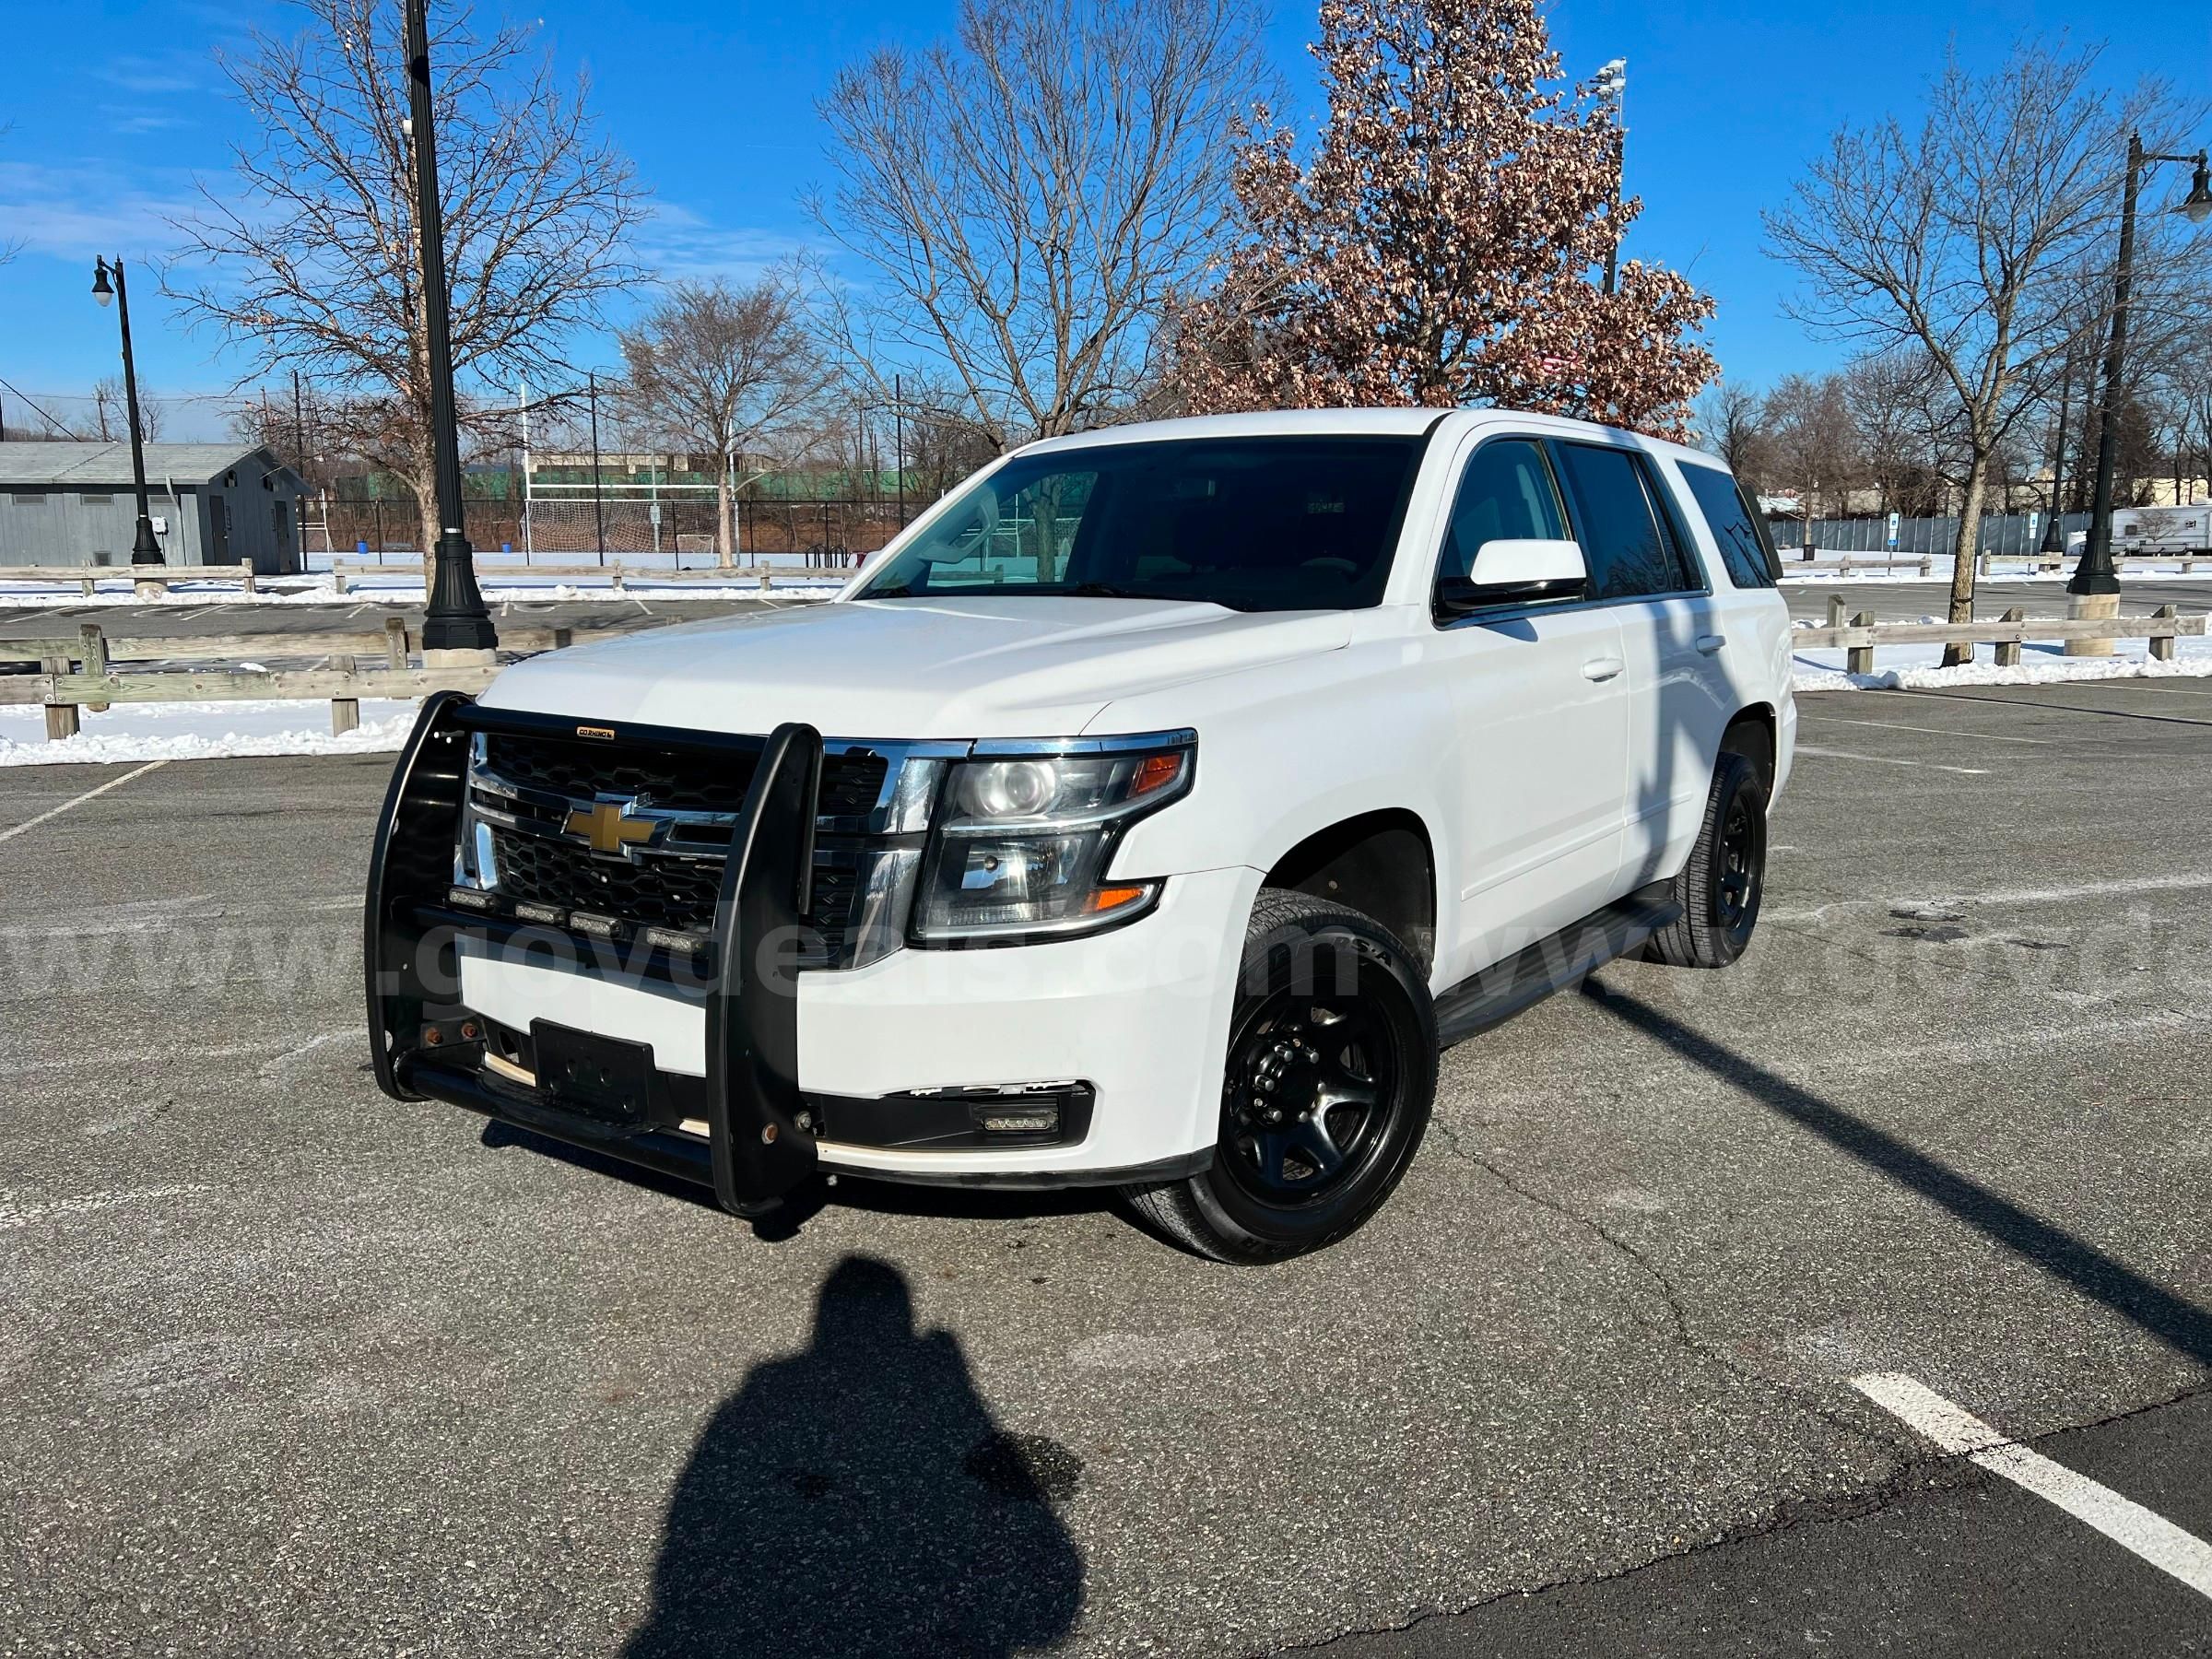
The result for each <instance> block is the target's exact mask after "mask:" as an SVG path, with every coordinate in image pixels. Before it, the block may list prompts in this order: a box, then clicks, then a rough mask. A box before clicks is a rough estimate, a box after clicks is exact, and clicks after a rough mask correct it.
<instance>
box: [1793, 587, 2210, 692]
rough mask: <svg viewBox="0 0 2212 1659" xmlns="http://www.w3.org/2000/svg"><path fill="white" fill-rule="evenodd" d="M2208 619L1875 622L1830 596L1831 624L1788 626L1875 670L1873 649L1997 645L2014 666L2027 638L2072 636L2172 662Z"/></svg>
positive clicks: (2012, 613) (1796, 643)
mask: <svg viewBox="0 0 2212 1659" xmlns="http://www.w3.org/2000/svg"><path fill="white" fill-rule="evenodd" d="M2206 620H2207V618H2205V617H2202V616H2195V617H2184V616H2182V615H2180V614H2179V613H2178V609H2177V607H2176V606H2171V605H2162V606H2159V608H2158V610H2157V611H2156V612H2155V613H2153V614H2152V615H2150V616H2147V617H2042V618H2032V617H2029V616H2026V615H2024V614H2023V613H2022V611H2021V609H2020V607H2019V606H2017V605H2016V606H2013V607H2012V608H2011V609H2010V610H2008V611H2006V613H2005V614H2004V615H2003V616H2002V617H1999V618H1996V619H1995V620H1994V621H1990V622H1877V621H1876V620H1875V619H1874V618H1873V616H1872V615H1871V614H1870V613H1868V612H1866V611H1861V612H1859V613H1858V615H1856V616H1855V617H1853V618H1851V620H1850V621H1848V622H1846V621H1845V620H1844V619H1843V600H1842V598H1841V595H1831V596H1830V599H1829V602H1828V626H1827V627H1825V628H1796V629H1791V630H1790V647H1791V649H1792V650H1794V651H1806V650H1813V651H1818V650H1823V649H1825V650H1830V651H1833V650H1837V649H1841V650H1842V651H1843V652H1844V653H1845V655H1844V667H1845V669H1846V671H1847V672H1849V673H1852V674H1872V673H1873V672H1874V653H1875V651H1876V649H1877V647H1879V646H1883V645H1994V646H1995V647H1996V658H1997V665H1998V666H1999V667H2000V668H2004V667H2011V666H2013V665H2017V664H2018V662H2019V660H2020V646H2021V644H2022V642H2023V641H2029V642H2033V643H2037V644H2044V643H2053V642H2061V643H2063V642H2064V641H2068V640H2144V641H2148V643H2149V646H2150V654H2151V656H2152V658H2153V659H2154V660H2155V661H2158V662H2163V663H2170V662H2171V661H2172V660H2173V658H2174V652H2175V647H2176V644H2177V642H2178V641H2180V640H2182V639H2183V637H2185V636H2187V637H2201V636H2203V634H2204V633H2205V631H2206V627H2205V624H2206Z"/></svg>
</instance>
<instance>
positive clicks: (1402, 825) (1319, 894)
mask: <svg viewBox="0 0 2212 1659" xmlns="http://www.w3.org/2000/svg"><path fill="white" fill-rule="evenodd" d="M1266 885H1267V886H1269V887H1273V888H1289V889H1291V890H1292V891H1293V892H1299V893H1308V894H1311V895H1312V897H1314V898H1316V899H1328V900H1334V901H1335V902H1336V903H1338V904H1346V905H1349V906H1350V907H1351V908H1352V909H1354V910H1356V911H1358V912H1359V913H1360V914H1361V915H1363V916H1368V917H1371V918H1372V919H1373V920H1374V921H1377V922H1380V923H1381V924H1382V925H1383V926H1385V927H1387V928H1389V929H1390V931H1391V932H1392V933H1394V934H1395V935H1398V937H1399V938H1401V939H1403V940H1405V941H1406V945H1407V946H1409V947H1411V948H1412V949H1413V950H1414V951H1415V952H1416V953H1418V955H1419V957H1420V959H1421V961H1422V964H1423V966H1424V967H1425V966H1427V964H1428V963H1429V962H1430V961H1431V960H1432V959H1434V957H1435V953H1436V858H1435V855H1434V853H1432V852H1431V851H1430V844H1429V830H1428V826H1427V825H1425V824H1423V823H1422V822H1421V820H1420V819H1419V818H1418V817H1416V816H1415V815H1414V814H1413V813H1410V812H1407V811H1405V810H1403V809H1402V808H1391V809H1389V810H1386V811H1382V812H1363V813H1361V814H1360V815H1359V817H1358V818H1346V819H1345V820H1344V821H1343V822H1342V823H1336V824H1331V825H1330V826H1329V827H1328V828H1327V829H1326V830H1319V831H1317V832H1316V833H1314V834H1312V835H1309V836H1307V837H1306V839H1305V840H1304V841H1300V842H1299V843H1298V845H1296V846H1295V847H1292V848H1291V849H1290V850H1289V851H1288V853H1284V854H1283V855H1282V857H1280V858H1278V859H1277V860H1276V862H1275V868H1273V869H1272V870H1270V871H1268V872H1267V881H1266Z"/></svg>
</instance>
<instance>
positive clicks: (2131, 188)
mask: <svg viewBox="0 0 2212 1659" xmlns="http://www.w3.org/2000/svg"><path fill="white" fill-rule="evenodd" d="M2170 161H2171V162H2176V163H2179V164H2181V165H2183V166H2188V167H2194V169H2195V170H2196V176H2195V178H2194V181H2193V182H2192V183H2191V185H2190V190H2189V194H2188V195H2187V196H2186V197H2185V198H2183V201H2182V202H2181V203H2180V204H2179V205H2178V206H2175V207H2174V208H2173V211H2174V212H2176V213H2178V214H2181V215H2182V216H2183V218H2186V219H2188V221H2189V222H2190V223H2191V224H2193V225H2201V224H2203V223H2204V222H2205V221H2206V219H2208V218H2212V167H2207V166H2206V155H2205V152H2204V151H2203V150H2198V151H2197V152H2196V153H2195V154H2194V155H2193V156H2154V155H2150V154H2147V152H2146V151H2145V150H2144V148H2143V137H2142V135H2141V134H2139V133H2132V134H2130V135H2128V140H2127V188H2126V191H2125V194H2123V195H2122V197H2121V198H2120V249H2119V258H2118V260H2117V261H2116V262H2115V264H2114V265H2113V267H2112V338H2111V341H2110V342H2109V343H2108V344H2107V345H2106V347H2105V351H2104V398H2103V402H2102V405H2101V406H2100V409H2099V411H2098V419H2097V481H2096V485H2095V488H2094V491H2093V493H2092V495H2091V498H2090V501H2089V535H2088V541H2087V542H2086V543H2085V544H2084V545H2083V547H2082V549H2081V560H2080V562H2079V563H2077V565H2076V566H2075V567H2074V574H2073V577H2072V578H2071V579H2070V580H2069V581H2068V582H2067V583H2066V592H2067V593H2069V594H2073V595H2074V603H2073V605H2072V606H2070V607H2069V608H2070V609H2071V610H2072V612H2073V614H2074V615H2076V616H2077V617H2084V616H2105V617H2111V616H2116V615H2118V614H2119V608H2120V606H2119V598H2120V578H2119V574H2118V573H2117V571H2114V569H2113V567H2112V475H2113V473H2114V471H2115V470H2116V468H2117V466H2118V463H2119V442H2118V439H2117V436H2116V434H2115V433H2114V431H2113V427H2114V426H2115V425H2116V424H2117V423H2116V422H2115V420H2114V419H2113V417H2114V416H2115V415H2116V414H2118V412H2119V409H2120V391H2121V381H2122V377H2123V375H2124V371H2125V369H2126V363H2127V306H2128V292H2129V289H2130V288H2132V287H2133V285H2134V283H2135V276H2136V273H2135V263H2136V195H2137V194H2138V193H2139V192H2140V190H2141V188H2142V183H2143V175H2144V174H2145V173H2146V172H2147V171H2149V170H2150V169H2152V168H2154V167H2157V166H2159V165H2160V164H2162V163H2165V162H2170ZM2082 644H2088V645H2102V646H2103V647H2104V651H2103V652H2076V651H2075V649H2074V648H2075V647H2076V646H2077V645H2082ZM2111 649H2112V645H2111V642H2110V641H2101V640H2100V641H2079V640H2069V641H2066V650H2067V652H2068V653H2069V654H2073V655H2103V654H2105V653H2109V652H2110V651H2111Z"/></svg>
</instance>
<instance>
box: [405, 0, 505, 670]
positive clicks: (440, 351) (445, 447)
mask: <svg viewBox="0 0 2212 1659" xmlns="http://www.w3.org/2000/svg"><path fill="white" fill-rule="evenodd" d="M424 5H425V0H407V14H406V52H407V102H408V111H409V114H410V117H411V119H410V121H409V123H408V125H409V129H410V131H411V134H412V135H413V138H414V141H415V229H416V234H417V236H418V238H419V239H420V241H421V248H422V297H423V312H424V314H425V326H426V331H427V334H428V335H429V338H428V340H427V342H426V344H427V345H428V346H429V359H430V361H429V371H430V443H431V449H432V458H433V461H434V464H435V467H436V471H437V477H438V527H439V528H438V547H437V559H436V562H437V569H436V572H435V574H434V576H433V577H432V580H431V583H430V603H429V609H428V611H427V612H426V613H425V614H424V617H423V619H422V648H423V650H424V651H425V652H431V651H489V650H491V649H492V648H493V647H494V646H495V645H497V644H498V643H499V636H498V635H497V634H496V633H494V632H493V631H492V626H491V613H490V612H489V611H488V610H486V609H485V607H484V594H483V590H482V589H480V588H478V587H477V567H476V559H475V554H474V553H473V552H472V550H471V549H470V547H469V545H468V536H467V535H466V534H465V532H464V530H463V527H462V523H461V438H460V432H459V429H457V428H456V426H455V425H454V420H453V342H452V341H451V340H450V339H449V338H448V337H447V325H446V291H445V216H444V214H443V213H442V211H441V209H440V206H439V203H438V140H437V131H436V117H435V115H434V113H433V112H432V108H431V102H430V29H429V19H428V18H427V17H426V16H425V15H424Z"/></svg>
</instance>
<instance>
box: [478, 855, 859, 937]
mask: <svg viewBox="0 0 2212 1659" xmlns="http://www.w3.org/2000/svg"><path fill="white" fill-rule="evenodd" d="M491 838H492V851H493V856H494V857H495V858H496V859H497V861H498V866H499V874H500V885H499V891H500V896H501V897H502V898H505V899H509V900H513V901H514V902H516V903H519V904H551V905H558V906H559V908H560V909H562V910H564V911H585V912H589V913H591V914H593V915H594V916H609V917H612V918H614V919H615V920H616V921H618V922H627V923H629V924H630V925H631V926H633V927H673V928H678V929H681V930H682V931H684V932H686V933H699V934H703V933H706V932H707V931H709V930H710V929H711V928H712V926H713V925H714V904H715V900H717V899H719V898H720V897H721V894H722V870H723V862H724V861H723V860H721V859H719V858H716V857H713V856H712V855H711V854H709V855H703V856H700V857H697V858H689V857H679V858H656V857H647V858H645V859H643V860H642V861H641V862H640V863H637V864H631V863H630V862H629V860H628V859H626V858H601V857H599V856H598V855H597V854H595V853H593V852H592V851H591V849H590V848H588V847H580V846H577V845H575V844H574V843H572V842H570V841H547V840H546V839H545V838H544V837H542V836H536V835H527V834H517V833H516V832H515V831H514V830H493V831H492V832H491ZM858 890H859V879H858V872H857V871H856V870H854V869H853V867H852V866H851V865H844V864H826V863H821V862H819V861H818V862H817V863H816V865H815V868H814V908H813V910H812V911H811V912H809V916H808V920H810V921H811V922H812V923H813V924H814V925H815V926H816V927H817V928H818V929H819V930H820V932H821V935H822V943H823V946H824V947H825V948H826V950H827V953H828V955H829V956H830V958H831V959H835V958H836V956H837V954H838V952H839V951H840V950H841V948H842V947H843V945H844V940H845V931H846V929H847V928H848V927H849V926H851V924H852V920H853V898H854V896H855V894H856V893H857V892H858Z"/></svg>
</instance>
